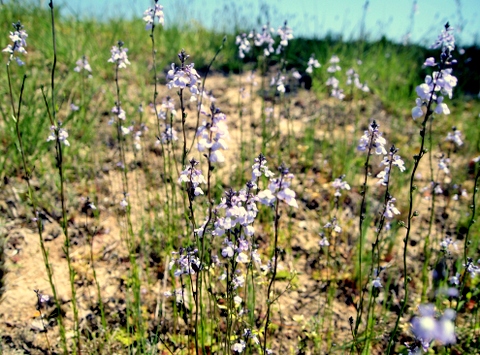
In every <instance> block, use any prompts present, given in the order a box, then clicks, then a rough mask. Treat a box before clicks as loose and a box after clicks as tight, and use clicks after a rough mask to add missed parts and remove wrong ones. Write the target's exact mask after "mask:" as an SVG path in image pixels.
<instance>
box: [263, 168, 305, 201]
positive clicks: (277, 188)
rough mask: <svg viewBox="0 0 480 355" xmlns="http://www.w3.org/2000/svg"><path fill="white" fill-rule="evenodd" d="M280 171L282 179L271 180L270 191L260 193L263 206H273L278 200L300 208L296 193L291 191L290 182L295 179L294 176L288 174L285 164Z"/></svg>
mask: <svg viewBox="0 0 480 355" xmlns="http://www.w3.org/2000/svg"><path fill="white" fill-rule="evenodd" d="M279 170H280V173H281V178H278V179H277V178H273V177H272V178H270V182H269V184H268V189H267V190H263V191H260V192H259V193H258V195H257V197H258V199H259V201H260V202H261V203H262V204H265V205H268V206H273V205H274V202H275V199H276V198H278V199H279V200H282V201H284V202H285V203H286V204H287V205H289V206H291V207H295V208H298V204H297V201H296V199H295V192H294V191H293V190H291V189H290V184H291V183H290V180H291V179H293V174H290V173H288V169H287V168H286V167H285V166H284V165H283V164H282V165H281V166H280V168H279Z"/></svg>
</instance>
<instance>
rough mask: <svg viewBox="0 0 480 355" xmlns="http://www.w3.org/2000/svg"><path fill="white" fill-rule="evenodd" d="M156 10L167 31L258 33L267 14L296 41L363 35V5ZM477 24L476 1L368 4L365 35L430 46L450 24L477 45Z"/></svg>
mask: <svg viewBox="0 0 480 355" xmlns="http://www.w3.org/2000/svg"><path fill="white" fill-rule="evenodd" d="M64 4H65V9H66V12H67V13H76V14H80V15H82V16H97V17H100V18H105V17H107V18H108V17H110V18H111V17H119V16H125V17H132V16H141V14H142V13H143V11H144V10H145V9H146V8H147V7H148V6H152V4H153V0H81V1H70V0H69V1H64ZM160 4H162V5H163V6H164V10H165V16H166V25H167V26H168V23H172V22H178V21H186V22H189V21H198V22H200V23H202V24H203V25H204V26H207V27H210V28H216V29H217V30H220V31H224V30H229V29H230V30H231V29H232V28H233V26H234V24H235V23H237V24H242V25H246V27H253V26H255V27H258V25H257V23H258V22H259V20H260V22H265V21H266V20H267V19H266V16H265V14H266V13H268V19H269V20H270V24H271V25H272V27H275V28H277V27H278V26H280V25H281V24H282V23H283V21H284V20H285V19H286V20H288V23H289V26H290V27H292V29H293V31H294V35H295V34H296V35H297V36H300V35H302V36H309V37H313V36H316V37H323V36H325V35H326V34H327V33H332V34H342V35H343V36H344V38H346V39H348V38H352V37H357V36H358V35H359V34H360V32H361V27H362V26H361V23H362V18H363V15H364V13H365V12H364V8H365V4H366V0H275V1H270V0H246V1H241V2H235V1H233V0H163V1H162V0H160ZM242 4H243V5H242ZM414 4H416V10H415V11H414V12H413V11H412V9H413V7H414ZM412 13H413V17H412ZM261 14H262V16H261V17H260V15H261ZM412 18H413V20H412ZM479 18H480V0H416V1H415V0H397V1H391V0H370V1H368V7H367V11H366V13H365V22H364V23H365V28H364V30H365V33H367V34H368V35H369V36H370V38H378V37H380V36H382V35H385V36H387V37H388V38H390V39H392V40H395V41H399V42H400V41H403V39H404V38H405V36H406V35H407V34H408V33H410V40H411V41H412V42H416V43H421V44H427V45H428V44H430V43H431V42H432V41H433V40H434V39H435V38H436V34H437V33H439V32H440V30H441V29H442V26H443V24H444V23H445V22H446V21H449V22H450V24H451V25H452V26H453V27H454V28H455V29H456V30H457V31H458V30H460V32H457V34H456V37H457V42H459V43H461V44H464V45H468V44H471V43H477V44H480V21H479V20H478V19H479Z"/></svg>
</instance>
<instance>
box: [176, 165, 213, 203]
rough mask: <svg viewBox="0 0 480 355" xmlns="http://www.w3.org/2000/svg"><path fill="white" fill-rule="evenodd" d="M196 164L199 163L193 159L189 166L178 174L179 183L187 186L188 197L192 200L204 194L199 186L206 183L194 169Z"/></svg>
mask: <svg viewBox="0 0 480 355" xmlns="http://www.w3.org/2000/svg"><path fill="white" fill-rule="evenodd" d="M198 164H199V162H198V161H196V160H195V159H192V160H190V164H189V165H188V166H187V167H186V168H185V170H183V171H182V172H181V173H180V177H179V178H178V182H179V183H182V182H184V183H186V184H187V187H188V192H189V195H190V196H191V197H192V198H193V196H198V195H203V194H204V193H203V190H202V189H201V188H200V184H206V183H207V181H206V180H205V177H204V176H203V174H202V171H201V170H199V169H196V168H195V166H196V165H198Z"/></svg>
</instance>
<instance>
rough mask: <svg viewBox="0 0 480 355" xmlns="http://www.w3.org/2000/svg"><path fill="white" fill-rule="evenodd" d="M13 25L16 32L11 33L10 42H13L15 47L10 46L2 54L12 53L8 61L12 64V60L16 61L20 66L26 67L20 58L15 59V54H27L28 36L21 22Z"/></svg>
mask: <svg viewBox="0 0 480 355" xmlns="http://www.w3.org/2000/svg"><path fill="white" fill-rule="evenodd" d="M12 25H13V28H14V29H15V31H14V32H10V36H9V37H10V40H11V41H12V42H13V45H12V44H9V45H8V46H7V47H6V48H5V49H3V51H2V52H7V53H10V59H9V60H8V62H9V63H10V60H12V59H15V61H16V62H17V64H18V65H24V64H25V63H24V62H23V61H22V60H21V59H20V58H19V57H13V54H14V53H15V52H18V53H21V54H27V51H26V50H25V47H26V46H27V37H28V34H27V32H26V31H25V30H24V29H23V26H22V24H21V23H20V21H18V22H17V23H13V24H12Z"/></svg>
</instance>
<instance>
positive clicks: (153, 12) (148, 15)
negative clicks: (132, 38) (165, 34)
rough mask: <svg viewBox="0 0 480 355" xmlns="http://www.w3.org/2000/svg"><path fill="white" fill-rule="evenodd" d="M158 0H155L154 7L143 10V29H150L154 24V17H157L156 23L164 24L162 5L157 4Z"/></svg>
mask: <svg viewBox="0 0 480 355" xmlns="http://www.w3.org/2000/svg"><path fill="white" fill-rule="evenodd" d="M157 2H158V0H155V7H154V8H151V7H149V8H148V9H146V10H145V12H144V13H143V21H145V23H146V25H145V29H146V30H147V31H149V30H151V29H152V28H153V26H154V24H155V18H157V19H158V23H159V24H161V25H162V26H164V24H165V17H164V15H163V6H162V5H159V4H158V3H157Z"/></svg>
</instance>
